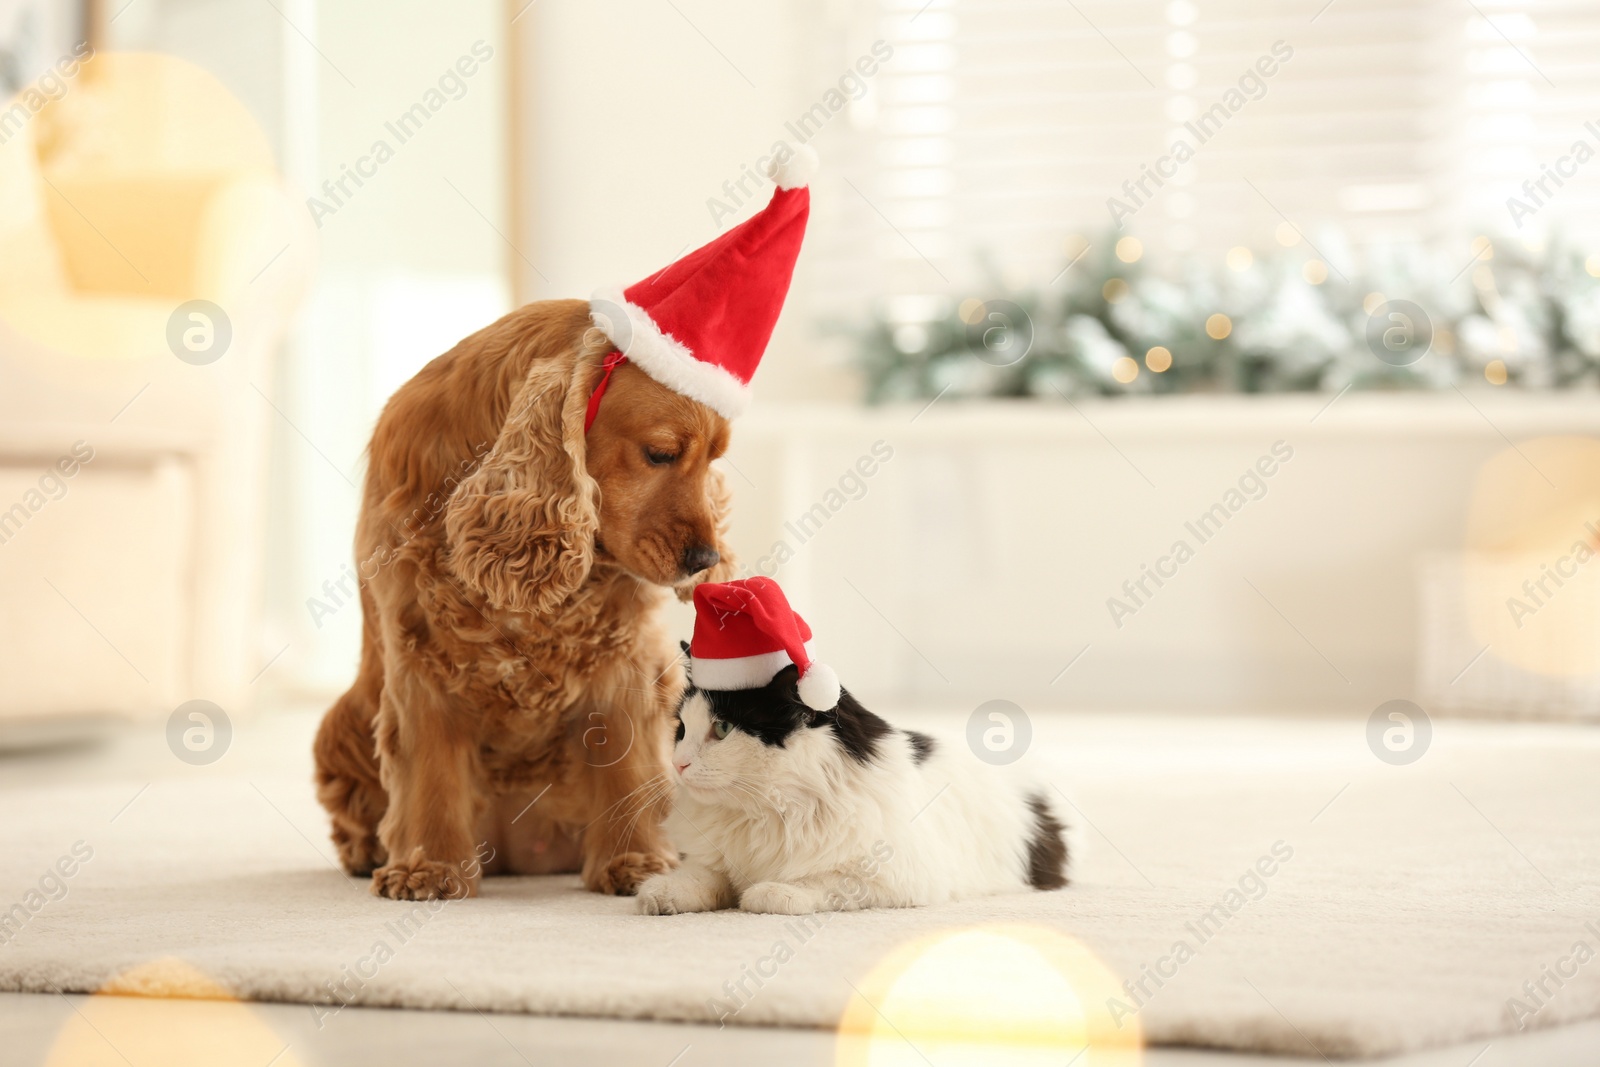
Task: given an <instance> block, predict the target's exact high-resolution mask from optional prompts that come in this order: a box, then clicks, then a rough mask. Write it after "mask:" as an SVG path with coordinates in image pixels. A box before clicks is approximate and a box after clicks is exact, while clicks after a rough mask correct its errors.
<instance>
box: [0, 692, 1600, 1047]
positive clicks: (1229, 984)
mask: <svg viewBox="0 0 1600 1067" xmlns="http://www.w3.org/2000/svg"><path fill="white" fill-rule="evenodd" d="M283 718H284V719H285V720H287V721H286V722H276V723H258V724H256V725H254V726H252V727H250V728H249V729H242V730H241V731H239V733H238V734H237V735H236V739H235V746H236V749H238V748H240V747H242V748H243V749H245V750H246V751H245V753H244V754H238V753H236V752H230V754H229V756H228V757H227V758H225V759H224V760H222V761H221V762H219V763H218V764H216V765H213V766H211V767H205V768H188V767H173V766H169V764H173V763H175V762H176V761H171V760H170V757H166V760H165V761H164V762H163V763H162V764H161V768H160V769H159V770H158V771H151V770H149V769H148V768H145V767H138V768H128V769H125V770H121V771H117V770H115V768H113V769H111V770H103V771H101V772H97V774H96V778H97V779H98V780H97V781H96V782H95V783H94V784H87V783H85V784H65V785H63V784H52V783H51V782H48V781H40V780H38V776H22V777H21V778H19V777H18V776H15V775H12V776H5V775H3V774H0V798H3V801H4V803H5V806H6V811H7V812H8V819H7V824H8V833H7V837H8V839H9V840H8V847H7V848H6V849H5V850H4V851H3V852H0V893H4V894H6V896H5V897H4V898H3V899H0V907H4V908H11V909H12V915H13V923H14V924H15V925H16V926H17V927H18V928H17V929H14V930H12V931H10V932H9V935H10V936H9V943H8V944H6V945H3V946H0V988H3V989H6V990H14V991H33V992H41V991H44V992H48V991H55V990H63V991H73V992H94V991H97V990H105V989H108V988H110V989H114V990H126V991H145V992H153V993H171V994H188V995H214V994H215V987H216V986H220V987H221V988H223V989H225V990H228V991H231V992H232V993H233V994H234V995H236V996H238V997H241V998H244V999H259V1000H279V1001H291V1002H304V1003H307V1004H318V1005H321V1006H320V1007H318V1008H315V1009H308V1010H313V1011H315V1012H318V1013H325V1012H328V1011H330V1010H332V1009H333V1008H335V1007H337V1005H338V1001H337V1000H335V999H334V997H333V996H332V995H331V994H330V992H329V983H332V984H334V985H340V984H342V985H343V989H344V992H343V993H342V994H341V996H340V999H341V1000H345V999H347V1000H351V1001H352V1002H354V1003H360V1004H365V1005H387V1006H405V1007H413V1008H443V1009H456V1010H470V1009H478V1010H482V1011H504V1012H533V1013H541V1014H576V1015H590V1016H612V1017H628V1018H651V1019H671V1020H687V1021H715V1020H716V1015H715V1014H713V1012H712V1010H711V1008H710V1007H709V1004H710V1002H712V1001H713V999H717V1000H720V1001H722V1002H723V1003H724V1004H728V1003H730V1002H729V1000H728V993H727V989H726V987H725V985H724V983H725V982H729V981H736V980H738V979H739V978H740V977H741V975H743V974H745V973H746V972H747V971H748V969H749V968H751V967H753V966H755V965H756V964H757V962H758V961H760V960H761V959H762V958H763V957H766V956H768V955H769V953H770V952H771V949H772V946H773V945H774V942H776V941H778V940H780V939H783V940H785V941H787V942H790V943H792V944H793V947H794V951H793V957H792V958H790V959H786V960H785V961H784V962H782V964H781V966H778V967H777V968H776V973H775V974H774V975H773V976H772V977H770V978H768V979H765V980H764V982H763V984H762V986H761V988H759V989H758V990H755V991H754V993H753V995H751V996H749V997H748V998H743V997H741V998H739V999H738V1000H737V1001H734V1002H733V1003H734V1004H736V1005H737V1006H738V1007H739V1010H738V1011H737V1012H736V1013H734V1014H731V1015H730V1016H729V1018H728V1021H729V1022H730V1023H737V1024H756V1025H775V1026H797V1027H822V1028H831V1027H834V1026H836V1025H838V1023H839V1020H840V1018H841V1015H842V1013H843V1012H844V1011H845V1008H846V1006H847V1004H848V1003H849V1001H850V1000H851V998H852V996H854V995H855V993H854V992H853V986H855V987H859V986H860V984H861V983H862V982H863V981H864V978H863V976H864V975H866V974H867V973H868V972H869V971H871V970H872V968H873V966H874V964H875V963H877V962H879V961H880V960H882V959H884V958H885V957H886V956H888V955H889V954H890V953H892V952H893V951H894V950H895V949H896V948H897V947H898V946H901V945H903V944H905V943H907V942H909V941H912V940H914V939H916V938H919V937H923V936H925V935H929V934H932V933H935V932H938V931H950V930H960V929H963V928H967V927H972V926H977V925H982V924H990V923H1008V924H1032V925H1037V926H1044V927H1049V928H1052V929H1055V930H1059V931H1062V932H1064V933H1067V934H1070V935H1071V936H1072V937H1073V938H1076V939H1077V940H1078V941H1080V942H1081V943H1083V944H1084V945H1086V946H1087V947H1088V948H1089V949H1090V950H1092V952H1093V953H1094V954H1095V956H1097V957H1098V958H1099V959H1100V960H1101V961H1103V962H1104V964H1105V966H1106V967H1107V968H1109V970H1110V972H1111V973H1112V974H1113V975H1115V976H1116V980H1117V981H1119V982H1120V981H1121V980H1122V979H1124V978H1126V979H1130V980H1131V981H1133V982H1135V983H1137V982H1139V980H1140V979H1141V977H1143V978H1144V983H1143V984H1144V991H1143V992H1138V991H1135V992H1128V991H1124V996H1123V1004H1124V1007H1125V1008H1126V1009H1130V1010H1131V1009H1137V1010H1136V1015H1137V1021H1138V1024H1139V1025H1140V1026H1142V1028H1143V1032H1144V1036H1145V1040H1146V1041H1147V1042H1148V1043H1151V1044H1187V1045H1197V1046H1209V1047H1218V1048H1230V1049H1243V1050H1258V1051H1264V1052H1280V1053H1288V1054H1300V1055H1306V1056H1316V1055H1318V1054H1321V1055H1325V1056H1329V1057H1341V1056H1342V1057H1349V1056H1365V1055H1375V1054H1380V1053H1387V1052H1396V1051H1401V1050H1409V1049H1414V1048H1420V1047H1425V1046H1430V1045H1439V1044H1447V1043H1452V1042H1461V1041H1466V1040H1469V1039H1472V1038H1478V1037H1482V1038H1488V1037H1490V1036H1492V1035H1495V1034H1499V1033H1504V1032H1507V1031H1511V1030H1516V1029H1518V1028H1519V1025H1522V1026H1529V1027H1532V1026H1549V1025H1553V1024H1556V1023H1562V1022H1569V1021H1573V1020H1577V1019H1583V1018H1589V1017H1594V1016H1600V960H1594V959H1590V958H1589V957H1590V956H1592V955H1593V954H1594V953H1595V952H1600V776H1597V775H1596V774H1595V768H1596V767H1597V766H1600V762H1597V759H1596V757H1597V755H1600V730H1597V729H1594V728H1586V727H1581V726H1572V725H1553V724H1552V725H1491V724H1485V723H1479V722H1436V723H1435V724H1434V732H1433V739H1432V744H1431V748H1430V749H1429V751H1428V752H1427V753H1426V755H1425V756H1424V757H1423V758H1422V759H1420V760H1418V761H1417V762H1416V763H1414V764H1411V765H1409V766H1401V767H1396V766H1389V765H1387V764H1385V763H1383V762H1380V761H1379V760H1378V759H1377V758H1375V757H1374V756H1373V754H1372V753H1371V752H1370V751H1369V750H1368V748H1367V743H1366V738H1365V725H1366V724H1365V722H1364V720H1355V719H1351V720H1347V721H1335V720H1328V719H1322V720H1315V721H1300V722H1295V721H1282V720H1245V719H1231V720H1224V721H1218V720H1214V719H1207V720H1203V721H1195V720H1187V719H1178V718H1154V717H1149V716H1124V717H1118V718H1111V717H1085V716H1074V717H1070V718H1066V717H1063V718H1046V717H1045V716H1042V715H1038V716H1035V721H1034V728H1035V740H1034V747H1033V750H1032V751H1031V752H1030V753H1029V755H1028V757H1027V760H1028V762H1029V763H1030V764H1031V765H1033V766H1035V767H1036V768H1037V769H1038V770H1039V772H1040V773H1041V774H1043V775H1045V776H1047V777H1048V778H1050V779H1051V780H1052V781H1053V782H1054V783H1055V784H1056V785H1057V786H1059V787H1060V788H1061V790H1062V791H1063V793H1064V795H1066V796H1067V797H1069V798H1070V801H1071V803H1072V804H1073V805H1074V806H1075V808H1076V809H1077V811H1078V813H1079V819H1080V822H1082V823H1083V829H1084V836H1085V838H1086V839H1087V844H1088V847H1087V849H1086V855H1085V856H1084V857H1083V858H1082V861H1081V863H1080V866H1079V868H1078V870H1077V872H1076V882H1075V884H1074V886H1073V887H1072V888H1070V889H1068V890H1066V891H1063V892H1058V893H1051V894H1032V895H1019V896H1013V897H1004V898H995V899H991V900H986V901H978V902H971V903H966V904H959V905H950V906H944V907H936V908H926V909H917V910H905V911H882V912H868V913H855V914H840V915H836V916H833V917H831V918H830V919H829V920H828V921H827V922H826V923H825V924H824V925H823V927H822V929H821V930H820V931H819V932H817V933H816V934H815V936H812V937H810V938H809V939H808V940H805V941H804V942H803V943H799V942H797V940H796V938H795V937H794V936H793V932H792V930H793V928H792V927H789V926H787V924H788V923H790V922H791V920H788V919H786V918H783V917H778V916H754V915H745V914H741V913H720V914H711V915H688V916H676V917H670V918H653V917H643V916H639V915H636V914H634V912H633V902H632V901H631V900H625V899H612V898H606V897H599V896H594V895H591V894H587V893H583V892H581V891H580V890H579V889H578V888H577V883H576V879H574V878H565V877H562V878H518V879H491V880H488V881H487V882H486V883H485V892H484V895H483V896H482V897H481V898H479V899H477V900H472V901H464V902H452V903H449V904H447V905H444V906H443V907H440V908H438V909H437V911H436V912H434V913H432V914H431V915H429V916H428V918H427V921H426V922H425V923H419V924H418V925H417V926H416V927H413V928H405V927H402V926H397V925H396V923H397V921H398V920H399V919H400V917H401V915H402V914H403V913H404V912H405V910H406V907H407V906H406V905H398V904H395V903H392V902H387V901H381V900H377V899H375V898H373V897H371V896H370V895H368V893H367V891H366V887H365V885H364V883H358V882H355V881H353V880H350V879H347V878H345V877H343V876H342V875H340V874H339V873H337V871H336V870H335V869H334V868H333V866H332V859H331V855H332V853H331V849H330V847H329V846H328V845H327V842H326V825H325V821H324V819H323V816H322V813H321V811H320V809H319V808H318V807H317V806H316V803H315V801H314V799H313V797H312V793H311V788H310V785H309V783H308V780H307V779H308V778H309V757H308V756H306V755H304V753H306V751H307V749H306V748H304V747H301V744H302V743H303V742H304V741H306V740H308V738H307V735H308V733H309V730H310V728H311V720H309V719H304V720H302V719H296V718H291V717H283ZM897 718H898V721H899V722H901V723H903V724H906V725H928V724H930V723H931V724H933V725H935V726H936V727H938V726H942V727H945V728H946V731H945V732H946V733H947V734H948V733H949V732H950V731H949V727H951V726H955V727H956V728H957V730H958V731H959V727H960V726H961V725H962V724H961V722H960V720H948V719H947V720H942V721H936V717H932V716H924V717H921V718H920V719H918V718H916V717H911V716H905V715H901V716H898V717H897ZM956 736H959V733H957V735H956ZM286 738H287V740H285V739H286ZM955 743H959V742H955ZM252 745H257V746H259V748H260V750H262V751H269V750H271V751H281V752H283V753H286V754H287V756H286V757H285V758H282V759H278V760H271V759H256V760H254V761H252V760H251V758H250V757H249V750H250V747H251V746H252ZM162 755H163V756H164V757H165V756H166V754H165V753H162ZM146 782H148V784H145V783H146ZM130 798H132V799H131V802H130ZM79 841H81V842H83V843H84V845H83V846H81V847H80V848H79V849H78V853H79V857H78V859H81V854H82V852H83V851H84V847H87V848H89V849H92V850H93V855H92V858H90V859H88V860H87V861H85V862H77V860H73V861H71V862H61V861H63V858H64V857H67V858H70V857H73V846H74V844H75V843H76V842H79ZM1275 846H1276V849H1277V852H1276V855H1274V847H1275ZM1286 851H1292V855H1290V856H1289V858H1287V859H1284V858H1283V855H1284V853H1285V852H1286ZM1264 857H1272V860H1273V861H1272V862H1264V861H1263V858H1264ZM58 862H61V867H60V868H59V869H58V868H57V864H58ZM1258 865H1259V866H1258ZM65 869H72V873H71V875H70V876H68V877H63V876H62V875H61V874H60V873H59V872H60V870H65ZM1265 869H1270V870H1271V873H1270V874H1261V873H1260V872H1261V871H1262V870H1265ZM52 871H56V872H57V873H56V874H54V875H51V874H50V872H52ZM1253 872H1254V873H1253ZM35 891H37V894H38V895H37V896H33V895H31V894H32V893H34V892H35ZM52 897H55V898H58V899H52ZM1252 898H1259V899H1252ZM14 904H20V905H21V906H22V912H20V913H19V912H17V910H16V909H15V908H13V907H12V905H14ZM1218 905H1221V908H1220V909H1219V908H1218V907H1217V906H1218ZM1208 915H1209V918H1208ZM24 918H25V921H22V920H23V919H24ZM1180 942H1182V943H1184V944H1185V945H1187V947H1188V950H1189V951H1188V953H1176V954H1175V949H1176V946H1177V944H1178V943H1180ZM1580 942H1582V943H1584V944H1586V945H1587V946H1588V950H1589V951H1588V952H1587V953H1575V946H1576V945H1577V944H1578V943H1580ZM379 943H382V944H384V945H385V946H386V948H387V950H388V951H387V953H383V952H380V953H378V955H380V956H383V957H384V958H383V959H381V960H379V959H375V958H374V950H375V947H376V946H377V945H378V944H379ZM1179 955H1182V957H1183V958H1182V960H1181V961H1180V960H1179V959H1178V956H1179ZM1578 956H1583V957H1584V958H1583V960H1582V961H1581V962H1580V961H1579V960H1578V958H1577V957H1578ZM158 961H162V962H158ZM1563 961H1565V962H1563ZM1147 967H1148V968H1149V969H1150V970H1151V971H1154V972H1159V973H1160V974H1162V975H1164V976H1165V977H1163V978H1162V979H1161V984H1160V985H1159V986H1158V985H1157V984H1156V983H1155V980H1154V979H1152V978H1149V977H1145V976H1146V971H1145V968H1147ZM196 973H198V974H199V975H203V976H204V980H199V979H196V978H195V975H196ZM1552 976H1554V977H1552ZM1556 979H1559V984H1558V983H1557V981H1556ZM211 983H214V984H215V985H214V986H213V985H212V984H211ZM1524 983H1531V985H1530V986H1529V987H1528V988H1525V986H1524ZM1541 983H1542V985H1543V991H1541V989H1540V985H1541ZM1530 989H1531V992H1530ZM1146 994H1148V995H1146ZM1512 998H1515V999H1516V1001H1517V1002H1520V1003H1521V1005H1522V1009H1519V1008H1518V1007H1517V1004H1516V1003H1514V1002H1513V1001H1512ZM1524 1009H1525V1010H1524ZM1119 1014H1122V1015H1124V1016H1125V1015H1126V1012H1125V1011H1122V1010H1120V1009H1119Z"/></svg>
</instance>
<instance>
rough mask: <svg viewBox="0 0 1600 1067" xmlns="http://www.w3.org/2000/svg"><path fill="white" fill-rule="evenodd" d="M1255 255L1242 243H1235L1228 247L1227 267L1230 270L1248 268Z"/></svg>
mask: <svg viewBox="0 0 1600 1067" xmlns="http://www.w3.org/2000/svg"><path fill="white" fill-rule="evenodd" d="M1255 259H1256V257H1255V256H1254V255H1252V254H1251V253H1250V250H1249V249H1248V248H1246V247H1245V246H1244V245H1235V246H1234V247H1232V248H1230V249H1228V267H1229V268H1230V269H1232V270H1249V269H1250V264H1252V263H1254V262H1255Z"/></svg>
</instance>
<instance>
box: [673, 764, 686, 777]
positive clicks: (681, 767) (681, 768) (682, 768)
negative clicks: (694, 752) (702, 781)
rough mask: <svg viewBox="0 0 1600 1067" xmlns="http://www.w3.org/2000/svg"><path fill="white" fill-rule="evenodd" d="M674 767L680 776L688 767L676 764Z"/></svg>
mask: <svg viewBox="0 0 1600 1067" xmlns="http://www.w3.org/2000/svg"><path fill="white" fill-rule="evenodd" d="M674 766H676V767H677V768H678V773H679V774H682V773H683V772H684V771H686V770H688V769H689V765H688V764H687V763H676V764H674Z"/></svg>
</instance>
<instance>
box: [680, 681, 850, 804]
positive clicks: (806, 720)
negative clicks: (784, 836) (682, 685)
mask: <svg viewBox="0 0 1600 1067" xmlns="http://www.w3.org/2000/svg"><path fill="white" fill-rule="evenodd" d="M797 673H798V672H796V670H795V669H794V668H793V667H786V668H784V669H783V670H782V671H779V672H778V675H777V677H775V678H773V680H772V681H771V682H770V683H768V684H767V685H765V686H763V687H762V688H760V689H738V690H731V691H730V690H703V689H696V688H694V687H693V686H692V685H691V686H690V688H689V690H688V692H686V693H685V694H684V696H683V702H682V703H681V704H680V705H679V706H678V740H677V744H676V745H675V746H674V748H673V752H672V765H673V767H674V769H675V770H676V771H677V776H678V782H679V784H680V785H682V786H683V787H684V788H685V789H687V790H688V791H689V793H690V795H691V796H693V797H695V798H696V799H697V800H700V801H702V802H705V803H717V804H725V805H727V806H730V807H749V806H751V805H753V804H757V803H769V802H771V800H772V797H773V796H774V791H775V790H779V789H781V787H782V785H783V784H784V783H785V782H786V781H788V780H790V779H791V778H792V777H793V776H794V775H795V774H796V773H798V772H799V771H800V770H801V765H802V764H804V763H805V762H806V761H807V760H808V759H814V758H815V753H814V752H811V751H810V749H811V748H812V747H814V745H815V744H816V743H817V742H818V741H820V740H821V739H820V738H815V737H812V736H810V735H813V734H816V733H818V731H817V730H816V729H815V727H816V726H817V725H820V721H821V717H820V716H818V715H817V714H816V713H815V712H813V711H812V710H811V709H810V708H808V707H806V706H805V705H804V704H802V703H801V702H800V698H799V696H798V694H797V693H796V691H795V679H796V676H797Z"/></svg>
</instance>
